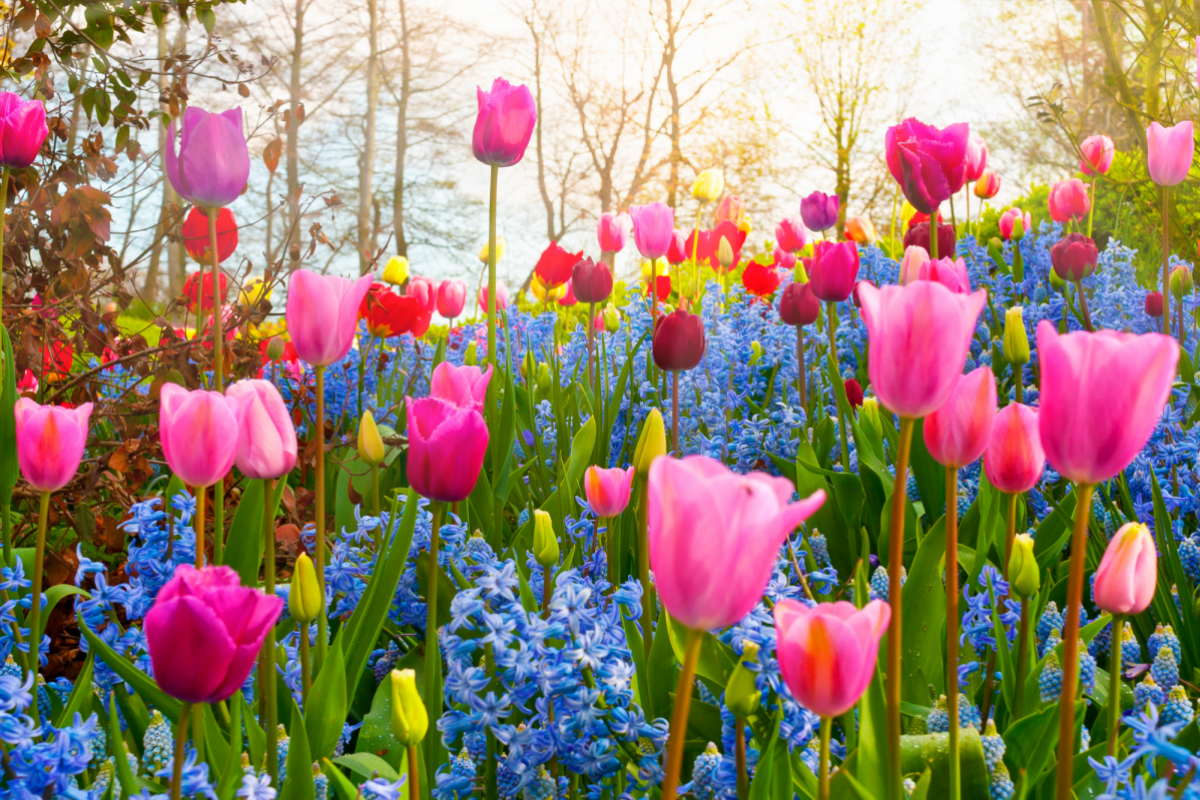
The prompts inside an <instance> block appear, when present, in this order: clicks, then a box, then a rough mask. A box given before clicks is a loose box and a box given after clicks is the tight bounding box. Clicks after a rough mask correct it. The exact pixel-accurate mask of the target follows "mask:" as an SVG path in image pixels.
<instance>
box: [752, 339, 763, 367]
mask: <svg viewBox="0 0 1200 800" xmlns="http://www.w3.org/2000/svg"><path fill="white" fill-rule="evenodd" d="M762 357H763V349H762V342H759V341H758V340H755V341H753V342H751V343H750V366H752V367H753V366H754V365H755V364H757V363H758V362H759V361H762Z"/></svg>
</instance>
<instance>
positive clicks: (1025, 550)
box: [1008, 533, 1042, 600]
mask: <svg viewBox="0 0 1200 800" xmlns="http://www.w3.org/2000/svg"><path fill="white" fill-rule="evenodd" d="M1008 582H1009V585H1010V586H1011V587H1012V589H1013V592H1015V593H1016V595H1017V597H1020V598H1021V599H1022V600H1028V599H1029V598H1031V597H1033V596H1034V595H1035V594H1037V593H1038V589H1039V588H1041V585H1042V584H1041V574H1040V572H1039V571H1038V563H1037V559H1036V558H1034V557H1033V537H1032V536H1030V535H1029V534H1028V533H1018V534H1017V535H1016V537H1014V538H1013V546H1012V556H1011V557H1010V558H1009V559H1008Z"/></svg>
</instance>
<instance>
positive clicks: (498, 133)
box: [471, 78, 537, 167]
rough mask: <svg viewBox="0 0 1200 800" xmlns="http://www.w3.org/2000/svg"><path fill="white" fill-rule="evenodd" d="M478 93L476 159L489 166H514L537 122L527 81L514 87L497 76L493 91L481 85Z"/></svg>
mask: <svg viewBox="0 0 1200 800" xmlns="http://www.w3.org/2000/svg"><path fill="white" fill-rule="evenodd" d="M476 92H477V94H478V98H479V113H478V114H477V116H476V117H475V132H474V133H473V134H472V136H471V149H472V150H473V151H474V152H475V158H476V159H478V160H479V161H482V162H483V163H484V164H487V165H488V166H492V167H511V166H512V165H513V164H516V163H517V162H518V161H520V160H521V158H522V157H524V155H525V148H526V147H528V146H529V137H531V136H532V135H533V126H534V125H535V124H536V123H537V106H536V104H535V103H534V102H533V95H532V94H530V93H529V89H528V88H526V87H525V85H524V84H522V85H521V86H513V85H512V84H511V83H509V82H508V81H506V80H504V78H496V80H495V81H493V82H492V90H491V91H490V92H485V91H484V90H483V89H482V88H478V87H477V88H476Z"/></svg>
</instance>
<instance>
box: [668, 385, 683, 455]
mask: <svg viewBox="0 0 1200 800" xmlns="http://www.w3.org/2000/svg"><path fill="white" fill-rule="evenodd" d="M671 452H672V453H674V454H675V457H676V458H681V457H682V456H683V453H681V452H679V370H674V371H673V372H672V373H671Z"/></svg>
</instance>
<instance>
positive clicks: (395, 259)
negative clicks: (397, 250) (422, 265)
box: [383, 256, 408, 286]
mask: <svg viewBox="0 0 1200 800" xmlns="http://www.w3.org/2000/svg"><path fill="white" fill-rule="evenodd" d="M406 280H408V259H407V258H405V257H404V256H392V257H391V258H389V259H388V262H387V264H386V265H385V266H384V268H383V282H384V283H390V284H391V285H392V286H399V285H400V284H402V283H404V282H405V281H406Z"/></svg>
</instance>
